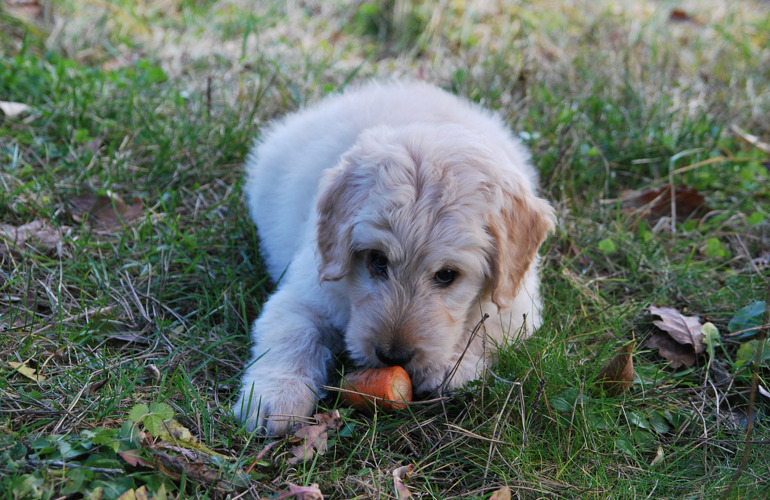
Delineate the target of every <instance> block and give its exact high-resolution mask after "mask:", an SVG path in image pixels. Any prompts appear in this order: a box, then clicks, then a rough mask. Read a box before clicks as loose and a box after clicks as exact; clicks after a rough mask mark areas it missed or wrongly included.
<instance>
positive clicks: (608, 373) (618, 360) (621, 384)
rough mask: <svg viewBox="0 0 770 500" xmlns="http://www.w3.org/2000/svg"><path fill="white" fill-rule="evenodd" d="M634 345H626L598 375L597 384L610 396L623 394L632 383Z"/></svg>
mask: <svg viewBox="0 0 770 500" xmlns="http://www.w3.org/2000/svg"><path fill="white" fill-rule="evenodd" d="M634 345H635V344H634V343H633V342H631V343H630V344H626V345H625V346H624V347H623V349H622V350H621V352H620V353H619V354H617V355H616V356H615V357H613V358H612V359H611V360H610V362H609V363H607V366H605V367H604V369H603V370H602V371H601V373H600V374H599V384H600V385H601V387H602V388H603V389H604V390H605V391H606V392H607V394H609V395H610V396H618V395H620V394H623V393H624V392H626V391H628V389H629V388H630V387H631V384H632V383H633V382H634V356H633V354H634Z"/></svg>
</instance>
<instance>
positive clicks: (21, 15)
mask: <svg viewBox="0 0 770 500" xmlns="http://www.w3.org/2000/svg"><path fill="white" fill-rule="evenodd" d="M5 4H6V5H5V8H6V9H7V10H8V13H9V14H11V15H12V16H13V17H15V18H18V19H24V20H27V21H33V20H35V19H42V18H43V4H42V3H41V2H40V1H39V0H10V1H7V2H5Z"/></svg>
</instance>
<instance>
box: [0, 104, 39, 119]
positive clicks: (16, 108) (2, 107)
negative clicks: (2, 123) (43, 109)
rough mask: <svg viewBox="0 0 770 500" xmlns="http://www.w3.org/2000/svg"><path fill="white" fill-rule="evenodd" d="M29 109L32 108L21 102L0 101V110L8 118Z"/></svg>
mask: <svg viewBox="0 0 770 500" xmlns="http://www.w3.org/2000/svg"><path fill="white" fill-rule="evenodd" d="M30 110H32V108H31V107H29V106H27V105H26V104H24V103H21V102H8V101H0V111H2V112H3V114H4V115H5V116H7V117H8V118H14V117H16V116H19V115H20V114H22V113H26V112H27V111H30Z"/></svg>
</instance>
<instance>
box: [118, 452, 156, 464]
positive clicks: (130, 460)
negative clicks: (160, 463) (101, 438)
mask: <svg viewBox="0 0 770 500" xmlns="http://www.w3.org/2000/svg"><path fill="white" fill-rule="evenodd" d="M118 456H119V457H120V458H122V459H123V461H125V462H126V463H127V464H128V465H130V466H131V467H138V466H140V465H141V466H143V467H152V463H150V462H148V461H147V460H145V459H143V458H142V457H140V456H139V450H137V449H134V450H125V451H119V452H118Z"/></svg>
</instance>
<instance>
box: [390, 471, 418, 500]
mask: <svg viewBox="0 0 770 500" xmlns="http://www.w3.org/2000/svg"><path fill="white" fill-rule="evenodd" d="M413 472H414V464H409V465H404V466H403V467H399V468H397V469H395V470H394V471H393V485H394V486H395V487H396V498H412V492H411V491H409V489H408V488H407V487H406V485H405V484H404V480H407V479H409V476H411V475H412V473H413Z"/></svg>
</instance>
